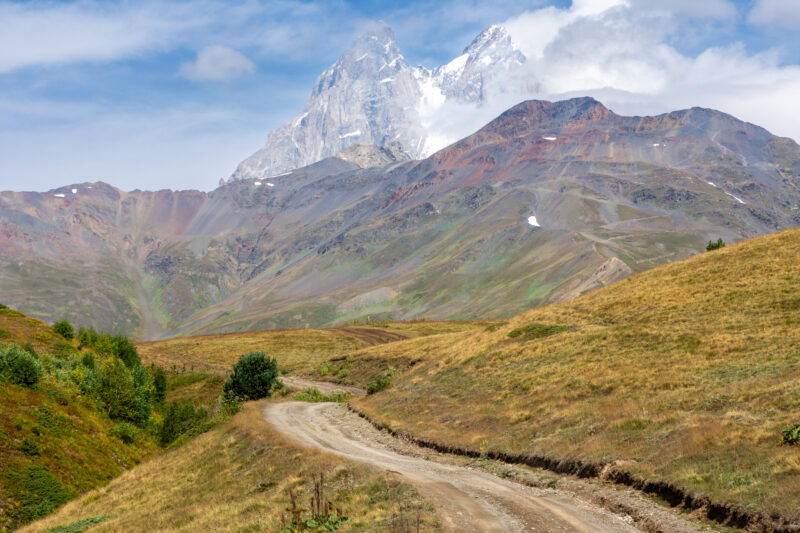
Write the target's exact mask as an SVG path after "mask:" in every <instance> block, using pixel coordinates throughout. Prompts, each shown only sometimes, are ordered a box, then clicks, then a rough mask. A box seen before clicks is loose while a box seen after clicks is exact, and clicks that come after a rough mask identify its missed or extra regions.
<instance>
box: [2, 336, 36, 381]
mask: <svg viewBox="0 0 800 533" xmlns="http://www.w3.org/2000/svg"><path fill="white" fill-rule="evenodd" d="M41 377H42V365H40V364H39V361H37V360H36V358H35V357H33V356H32V355H31V354H29V353H28V352H26V351H24V350H23V349H22V348H20V347H19V346H17V345H16V344H12V345H10V346H8V347H7V348H5V349H4V350H3V349H0V378H2V379H3V380H5V381H8V382H9V383H14V384H16V385H23V386H25V387H33V386H34V385H36V384H37V383H38V382H39V379H41Z"/></svg>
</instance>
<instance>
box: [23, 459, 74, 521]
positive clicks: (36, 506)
mask: <svg viewBox="0 0 800 533" xmlns="http://www.w3.org/2000/svg"><path fill="white" fill-rule="evenodd" d="M21 481H22V483H21V487H20V492H18V493H17V494H15V497H16V498H15V499H16V500H17V501H19V503H20V506H19V507H18V508H16V509H14V511H13V512H12V513H11V514H12V516H14V518H16V519H18V520H20V521H25V522H28V521H30V520H34V519H37V518H41V517H43V516H47V515H49V514H50V513H52V512H53V511H54V510H55V508H56V507H58V506H59V505H61V504H62V503H65V502H66V501H67V500H69V498H70V494H69V493H68V492H67V490H66V489H65V488H64V486H63V485H62V484H61V482H60V481H59V480H58V479H56V478H55V477H54V476H53V475H52V474H51V473H50V472H48V471H47V470H45V469H44V468H42V467H41V466H38V465H30V466H28V467H27V468H25V471H24V472H23V474H22V480H21Z"/></svg>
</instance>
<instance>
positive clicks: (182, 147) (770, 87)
mask: <svg viewBox="0 0 800 533" xmlns="http://www.w3.org/2000/svg"><path fill="white" fill-rule="evenodd" d="M376 20H384V21H385V22H387V23H388V24H389V25H390V26H391V27H392V28H393V30H394V32H395V34H396V36H397V39H398V42H399V45H400V48H401V50H402V51H403V52H404V54H405V56H406V59H407V60H408V62H409V63H410V64H412V65H416V64H422V65H425V66H427V67H433V66H436V65H438V64H442V63H446V62H448V61H450V60H451V59H452V58H453V57H455V56H457V55H459V54H460V52H461V50H462V49H463V48H464V47H465V46H466V45H467V44H469V42H470V41H471V40H472V38H474V37H475V35H477V34H478V33H479V32H480V31H481V30H482V29H484V28H485V27H487V26H489V25H491V24H495V23H501V24H504V25H506V27H508V28H509V30H510V31H511V33H512V37H514V38H515V40H516V41H518V44H520V46H521V47H522V48H523V51H525V52H526V55H529V57H533V56H536V57H537V59H536V61H535V62H532V63H533V64H535V65H536V67H537V68H538V69H540V70H539V71H538V72H537V75H539V76H542V77H543V78H544V79H546V81H547V84H548V85H547V86H548V87H549V90H548V92H547V94H544V95H541V96H542V97H548V98H555V97H558V96H559V95H573V94H593V95H595V96H597V97H599V98H600V99H601V100H603V101H604V102H606V103H607V105H610V107H611V108H612V109H614V110H615V111H618V112H622V113H641V114H643V113H650V112H653V113H655V112H662V111H666V110H669V109H673V108H680V107H689V106H691V105H702V106H706V107H716V108H719V109H722V110H723V111H727V112H730V113H732V114H734V115H737V116H739V117H741V118H743V119H745V120H749V121H751V122H756V123H758V124H760V125H764V126H765V127H767V128H768V129H770V130H771V131H773V132H774V133H776V134H780V135H786V136H792V137H794V138H795V139H800V106H799V105H798V103H797V102H796V100H797V95H798V94H800V65H798V63H800V2H798V1H797V0H741V1H730V0H702V1H701V0H575V2H574V4H573V2H571V1H568V0H563V1H557V2H547V1H530V2H519V1H507V0H495V1H493V2H483V1H473V0H446V1H444V2H419V1H417V2H405V1H404V2H400V1H389V2H352V1H351V2H348V1H329V2H310V1H298V0H279V1H258V0H242V1H233V2H226V1H222V0H186V1H182V2H164V1H160V0H141V1H137V2H134V1H121V2H120V1H117V2H115V1H102V2H92V1H77V2H56V1H34V2H4V1H2V0H0V189H4V190H5V189H11V190H31V189H32V190H47V189H49V188H54V187H57V186H60V185H65V184H70V183H75V182H82V181H94V180H103V181H107V182H109V183H111V184H113V185H116V186H118V187H120V188H123V189H126V190H130V189H134V188H141V189H158V188H176V189H183V188H197V189H203V190H209V189H212V188H214V187H215V186H216V185H217V182H218V181H219V179H220V178H222V177H226V176H228V175H229V174H230V173H231V172H232V171H233V170H234V168H235V167H236V165H237V163H238V162H239V161H241V160H242V159H244V158H245V157H247V156H248V155H250V154H251V153H252V152H254V151H255V150H257V149H258V148H260V147H261V146H262V145H263V144H264V142H265V141H266V138H267V135H268V133H269V131H270V130H272V129H274V128H276V127H277V126H279V125H280V124H282V123H283V122H285V121H286V120H288V119H290V118H291V117H292V116H294V115H295V114H296V113H297V112H298V111H299V110H300V109H301V107H302V106H303V104H304V103H305V100H306V99H307V98H308V96H309V94H310V91H311V87H312V85H313V83H314V80H315V79H316V77H317V76H318V75H319V74H320V73H321V72H322V71H323V70H324V69H325V68H327V67H328V66H329V65H330V64H331V63H332V62H334V61H335V60H336V58H337V57H338V56H339V55H340V54H341V52H342V51H343V50H344V49H345V48H346V47H347V46H348V45H349V43H350V42H351V41H352V40H353V39H354V38H355V37H357V36H358V35H359V34H360V33H361V32H363V31H364V30H365V29H366V28H367V27H368V26H369V25H370V24H371V23H372V22H374V21H376ZM609 28H611V30H610V29H609ZM609 31H613V32H615V33H609ZM542 35H551V37H552V38H550V39H549V40H548V39H544V40H543V38H542ZM621 65H622V66H621ZM589 72H594V74H593V75H589V74H587V73H589Z"/></svg>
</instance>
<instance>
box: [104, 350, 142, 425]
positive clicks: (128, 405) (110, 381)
mask: <svg viewBox="0 0 800 533" xmlns="http://www.w3.org/2000/svg"><path fill="white" fill-rule="evenodd" d="M97 393H98V396H99V397H100V399H101V400H102V401H103V403H104V404H105V406H106V409H107V410H108V415H109V416H110V417H111V418H117V419H120V418H121V419H123V420H130V421H134V420H136V418H137V417H136V400H137V398H136V388H135V387H134V384H133V376H131V373H130V371H129V370H128V367H126V366H125V364H124V363H123V362H122V361H121V360H119V359H117V358H116V357H109V358H108V359H106V360H105V361H103V364H102V365H101V366H100V379H99V382H98V387H97Z"/></svg>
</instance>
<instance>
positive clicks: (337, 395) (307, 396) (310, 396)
mask: <svg viewBox="0 0 800 533" xmlns="http://www.w3.org/2000/svg"><path fill="white" fill-rule="evenodd" d="M294 399H295V400H298V401H301V402H315V403H316V402H336V403H344V402H346V401H347V400H349V399H350V395H349V394H347V393H346V392H333V393H331V394H322V393H321V392H320V391H319V389H317V388H314V387H311V388H308V389H303V390H302V391H300V392H298V393H297V394H295V396H294Z"/></svg>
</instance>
